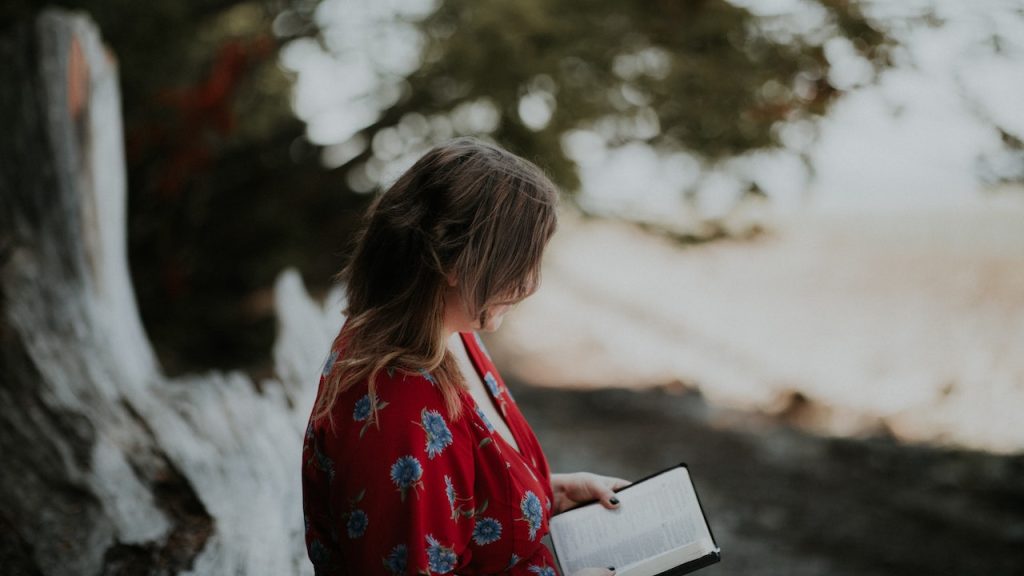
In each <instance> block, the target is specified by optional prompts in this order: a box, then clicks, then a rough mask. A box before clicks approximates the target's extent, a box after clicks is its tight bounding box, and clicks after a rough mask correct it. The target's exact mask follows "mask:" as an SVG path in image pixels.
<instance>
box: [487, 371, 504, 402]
mask: <svg viewBox="0 0 1024 576" xmlns="http://www.w3.org/2000/svg"><path fill="white" fill-rule="evenodd" d="M484 384H487V388H488V389H489V390H490V391H491V396H494V397H495V398H497V397H498V396H501V388H498V379H497V378H495V377H494V374H491V372H490V370H488V371H487V374H484Z"/></svg>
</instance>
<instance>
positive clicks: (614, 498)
mask: <svg viewBox="0 0 1024 576" xmlns="http://www.w3.org/2000/svg"><path fill="white" fill-rule="evenodd" d="M609 502H611V503H612V504H618V503H619V499H618V498H616V497H615V496H612V499H611V500H609ZM612 570H614V568H612Z"/></svg>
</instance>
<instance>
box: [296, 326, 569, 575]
mask: <svg viewBox="0 0 1024 576" xmlns="http://www.w3.org/2000/svg"><path fill="white" fill-rule="evenodd" d="M461 336H462V340H463V342H464V343H465V345H466V350H467V351H468V352H469V357H470V359H471V360H472V361H473V364H474V366H475V367H476V369H477V372H478V373H479V374H480V379H481V380H482V381H483V382H484V383H485V384H486V387H487V389H488V393H489V394H490V398H491V400H492V401H493V402H494V404H495V407H496V408H497V410H498V412H499V413H500V414H501V415H502V416H503V418H504V419H505V422H506V424H507V425H508V427H509V429H510V430H511V432H512V435H513V437H514V438H515V441H516V444H518V446H519V449H520V450H521V451H522V452H521V453H520V452H519V451H517V450H516V449H515V448H514V447H513V446H512V445H511V444H509V443H508V442H507V441H506V440H505V439H504V438H503V437H502V436H501V435H500V434H499V433H498V432H497V431H495V430H494V427H493V426H492V424H491V423H490V422H488V420H487V417H486V416H485V415H484V413H483V412H482V411H481V410H480V408H479V407H478V405H477V404H476V401H475V400H474V398H473V396H472V395H471V394H470V393H469V391H468V390H462V391H461V392H460V393H461V394H462V401H463V410H462V413H461V418H459V419H458V420H457V421H455V420H454V419H450V418H448V416H447V412H446V409H445V405H444V400H443V397H442V395H441V391H440V389H439V388H438V387H437V383H436V381H435V380H434V378H433V377H432V376H431V375H430V374H428V373H426V372H424V373H421V374H415V375H414V374H407V373H403V372H401V371H397V370H396V371H390V372H389V373H387V374H383V373H382V374H381V376H380V377H379V379H378V384H377V391H376V397H374V398H371V397H370V396H369V395H368V393H367V387H366V384H365V382H364V383H362V384H361V385H357V386H353V387H352V388H350V389H348V390H346V391H345V392H344V393H343V394H342V395H341V396H339V399H338V402H337V403H336V404H335V406H334V409H333V416H334V422H335V424H334V429H333V431H332V429H331V426H330V424H329V423H328V421H327V419H326V418H325V419H322V420H320V421H316V422H310V425H309V427H308V428H307V431H306V436H305V440H304V442H303V450H302V455H303V458H302V460H303V466H302V497H303V512H304V516H305V529H306V548H307V551H308V552H309V557H310V559H311V560H312V562H313V566H314V567H315V569H316V574H318V575H327V574H330V575H334V574H349V575H357V576H371V575H374V574H380V575H391V574H467V575H476V574H510V575H523V576H558V572H557V568H556V567H555V562H554V559H553V558H552V556H551V553H550V551H549V550H548V549H547V547H546V546H544V544H543V543H542V542H541V538H542V537H543V536H544V535H545V534H547V532H548V520H549V518H550V515H551V506H552V500H553V498H554V496H553V494H552V492H551V473H550V470H549V468H548V462H547V459H546V458H545V456H544V453H543V452H542V451H541V447H540V444H539V443H538V442H537V438H536V436H534V434H533V431H532V430H531V429H530V425H529V424H528V423H527V422H526V419H525V418H524V417H523V415H522V413H521V412H520V411H519V408H518V407H517V406H516V403H515V400H513V399H512V396H511V394H509V391H508V388H506V387H505V384H504V382H502V380H501V377H500V376H499V375H498V371H497V370H496V369H495V367H494V364H493V363H492V362H491V359H490V357H489V356H488V354H487V352H486V350H485V349H484V347H483V344H482V343H481V342H480V339H479V337H478V336H477V335H476V334H475V333H462V334H461ZM338 353H339V351H338V350H337V349H335V350H333V351H332V352H331V354H330V357H329V358H328V360H327V363H326V364H325V366H324V373H325V374H326V373H327V371H328V369H329V368H330V366H331V364H332V363H333V362H334V361H335V360H336V359H337V357H338ZM323 382H324V378H323V376H321V379H320V383H321V386H322V385H323ZM371 402H375V403H376V406H377V409H378V417H379V420H380V426H379V427H378V426H377V425H375V424H370V423H369V420H368V418H369V415H370V403H371Z"/></svg>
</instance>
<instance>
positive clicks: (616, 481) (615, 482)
mask: <svg viewBox="0 0 1024 576" xmlns="http://www.w3.org/2000/svg"><path fill="white" fill-rule="evenodd" d="M609 479H610V480H612V490H618V489H619V488H625V487H626V486H629V485H630V484H632V482H630V481H629V480H623V479H622V478H611V477H609Z"/></svg>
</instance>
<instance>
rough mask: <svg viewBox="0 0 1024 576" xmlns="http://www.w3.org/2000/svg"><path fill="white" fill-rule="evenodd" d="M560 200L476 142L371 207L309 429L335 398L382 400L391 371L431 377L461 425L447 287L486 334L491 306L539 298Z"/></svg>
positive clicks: (421, 167) (437, 160) (417, 167)
mask: <svg viewBox="0 0 1024 576" xmlns="http://www.w3.org/2000/svg"><path fill="white" fill-rule="evenodd" d="M557 201H558V191H557V188H556V187H555V185H554V184H552V183H551V181H550V180H549V179H548V178H547V177H546V176H545V175H544V173H543V171H541V169H540V168H538V167H537V166H536V165H534V164H533V163H531V162H529V161H527V160H525V159H523V158H520V157H518V156H516V155H514V154H512V153H510V152H508V151H506V150H504V149H502V148H500V147H498V146H494V145H492V144H488V143H485V142H482V141H480V140H477V139H474V138H458V139H455V140H451V141H449V142H447V143H445V144H442V145H439V146H437V147H435V148H433V149H431V150H430V151H428V152H427V153H426V154H425V155H424V156H423V157H422V158H420V159H419V160H418V161H417V162H416V163H415V164H414V165H413V166H412V167H411V168H409V169H408V170H407V171H406V172H405V173H404V174H402V176H401V177H399V178H398V180H397V181H396V182H395V183H394V184H393V185H392V186H391V187H390V188H388V190H387V191H385V192H384V193H383V194H381V195H380V196H379V197H377V198H376V199H375V200H374V202H373V203H372V204H371V205H370V208H369V209H368V211H367V214H366V218H365V222H364V228H363V230H362V232H361V233H360V235H359V237H358V239H357V241H356V247H355V250H354V251H353V253H352V255H351V257H350V259H349V261H348V263H347V265H346V266H345V267H344V268H343V269H342V271H341V272H340V273H339V274H338V275H337V278H338V279H339V280H340V281H342V282H343V283H344V285H345V290H346V295H347V308H346V309H345V311H344V314H345V315H346V317H347V318H346V321H345V325H344V328H343V329H342V330H341V331H340V332H339V334H338V336H337V337H336V338H335V341H334V346H339V345H340V346H342V347H343V349H342V353H341V354H340V357H339V359H338V360H337V361H336V362H335V363H334V366H333V367H332V368H331V369H330V371H329V372H328V374H327V376H326V378H325V381H324V386H323V387H322V389H321V391H320V394H319V395H318V397H317V401H316V405H315V406H314V410H313V418H314V419H319V418H322V417H324V416H327V417H328V418H331V416H332V412H331V410H332V408H333V406H334V404H335V402H336V401H337V399H338V396H339V395H340V394H341V393H342V392H344V391H345V390H347V389H348V388H350V387H352V386H354V385H356V384H357V383H359V382H361V381H363V380H366V381H367V386H368V392H369V394H370V398H375V385H376V382H375V381H376V378H377V375H378V374H379V373H380V371H381V370H385V369H388V370H401V371H403V372H407V373H417V372H422V371H426V372H428V373H429V374H430V375H431V376H432V377H434V379H435V380H436V381H437V384H438V386H439V387H440V390H441V393H442V395H443V397H444V400H445V405H446V408H447V410H448V413H449V417H450V418H452V419H455V420H457V419H458V418H459V415H460V412H461V408H462V406H461V403H462V402H461V397H460V395H459V387H464V386H465V383H464V379H463V378H462V375H461V373H460V372H459V368H458V366H457V364H456V362H455V359H454V357H452V355H451V354H450V353H449V352H448V349H447V345H446V338H445V333H444V314H445V291H446V289H447V288H448V286H449V283H448V278H449V277H453V278H455V279H456V280H457V282H458V284H457V289H458V291H459V294H460V295H461V297H462V301H463V302H464V303H465V304H466V306H467V308H468V312H469V314H470V317H472V318H477V319H478V320H479V321H480V324H481V325H483V324H484V323H485V321H486V318H487V315H488V310H489V308H491V307H492V306H495V305H499V304H504V303H509V302H516V301H519V300H521V299H523V298H525V297H527V296H529V295H530V294H532V293H533V292H534V291H535V290H536V288H537V285H538V283H539V281H540V264H541V256H542V253H543V251H544V247H545V246H546V244H547V242H548V240H549V239H550V238H551V235H552V234H554V232H555V227H556V225H557V218H556V205H557ZM334 346H332V348H333V347H334ZM376 404H377V403H376V401H371V402H370V406H371V411H372V414H371V420H372V421H375V420H376V417H377V406H376ZM331 421H332V423H333V419H332V418H331Z"/></svg>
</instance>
